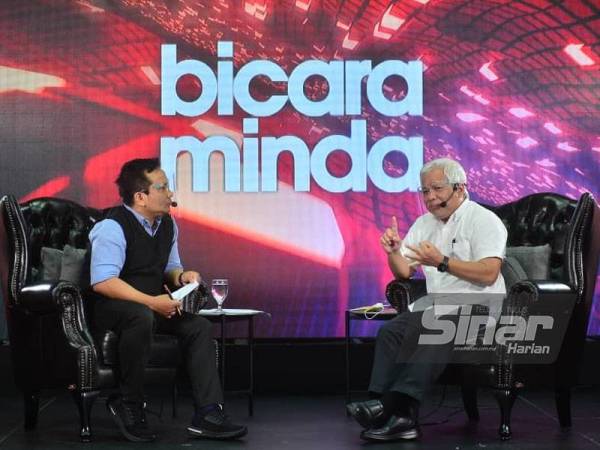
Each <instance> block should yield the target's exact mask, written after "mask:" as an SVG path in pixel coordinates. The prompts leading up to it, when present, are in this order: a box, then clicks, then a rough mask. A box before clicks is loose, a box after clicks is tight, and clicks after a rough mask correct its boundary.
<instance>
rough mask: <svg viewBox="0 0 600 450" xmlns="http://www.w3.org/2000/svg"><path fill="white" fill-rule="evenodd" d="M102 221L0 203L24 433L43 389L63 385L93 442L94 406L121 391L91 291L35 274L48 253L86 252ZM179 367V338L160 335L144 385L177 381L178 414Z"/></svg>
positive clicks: (57, 202) (83, 213)
mask: <svg viewBox="0 0 600 450" xmlns="http://www.w3.org/2000/svg"><path fill="white" fill-rule="evenodd" d="M102 215H103V211H100V210H97V209H93V208H86V207H83V206H81V205H79V204H77V203H74V202H71V201H68V200H61V199H56V198H40V199H34V200H31V201H28V202H26V203H24V204H23V205H19V204H18V203H17V202H16V200H15V199H14V198H13V197H12V196H5V197H3V198H2V199H1V200H0V246H1V247H0V277H1V283H2V288H3V295H4V298H5V301H6V308H7V322H8V329H9V338H10V345H11V354H12V362H13V367H14V373H15V379H16V383H17V386H18V387H19V388H20V389H21V390H22V392H23V395H24V403H25V428H26V429H33V428H34V427H35V426H36V424H37V417H38V404H39V393H40V391H41V390H43V389H47V388H58V387H64V388H67V389H69V390H71V391H72V394H73V398H74V400H75V402H76V404H77V407H78V410H79V416H80V420H81V427H80V437H81V439H82V441H84V442H87V441H90V440H91V438H92V431H91V426H90V412H91V408H92V405H93V403H94V400H95V399H96V398H97V396H98V395H99V393H100V391H101V390H102V389H105V388H111V387H114V386H115V376H114V374H113V369H114V367H115V362H116V360H117V357H116V351H117V346H116V335H115V334H114V333H112V332H107V333H106V334H105V335H104V336H96V339H94V338H93V337H92V333H91V330H90V327H89V323H88V319H87V318H88V317H89V315H88V314H87V313H86V308H87V307H88V306H89V305H88V304H87V301H86V291H87V289H86V286H77V285H75V284H73V283H71V282H68V281H64V280H42V281H38V282H35V283H34V282H32V270H33V269H37V270H40V264H41V261H40V260H41V258H40V253H41V249H42V247H53V248H58V249H61V250H62V249H63V247H64V245H65V244H69V245H71V246H73V247H76V248H86V247H87V245H88V232H89V230H90V229H91V228H92V226H93V225H94V223H95V222H96V221H97V220H99V219H100V218H101V217H102ZM207 300H208V290H207V288H206V286H205V285H201V288H200V289H198V290H197V291H195V294H191V295H189V296H188V297H186V299H185V301H184V304H183V307H184V310H186V311H188V312H197V311H198V310H199V309H200V308H202V307H203V306H204V304H205V303H206V302H207ZM179 365H180V351H179V346H178V345H177V340H176V338H175V337H173V336H168V335H158V334H157V335H155V338H154V342H153V346H152V354H151V358H150V362H149V364H148V367H147V369H146V379H147V381H148V382H150V383H151V382H152V381H153V380H161V382H162V384H165V379H166V380H170V381H171V385H172V386H173V390H174V391H173V393H174V396H173V408H174V411H175V399H176V397H175V393H176V387H175V386H176V383H175V380H176V372H177V369H178V367H179Z"/></svg>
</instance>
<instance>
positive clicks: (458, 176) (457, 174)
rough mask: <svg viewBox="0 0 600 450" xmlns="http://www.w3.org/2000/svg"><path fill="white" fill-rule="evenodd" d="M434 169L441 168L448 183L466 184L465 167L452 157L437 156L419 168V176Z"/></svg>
mask: <svg viewBox="0 0 600 450" xmlns="http://www.w3.org/2000/svg"><path fill="white" fill-rule="evenodd" d="M434 169H442V170H443V171H444V175H445V176H446V181H447V182H448V183H449V184H467V174H466V173H465V169H463V167H462V166H461V165H460V164H459V163H458V162H457V161H454V160H453V159H450V158H438V159H434V160H431V161H429V162H428V163H427V164H425V165H424V166H423V167H422V168H421V177H423V175H425V174H426V173H429V172H431V171H432V170H434Z"/></svg>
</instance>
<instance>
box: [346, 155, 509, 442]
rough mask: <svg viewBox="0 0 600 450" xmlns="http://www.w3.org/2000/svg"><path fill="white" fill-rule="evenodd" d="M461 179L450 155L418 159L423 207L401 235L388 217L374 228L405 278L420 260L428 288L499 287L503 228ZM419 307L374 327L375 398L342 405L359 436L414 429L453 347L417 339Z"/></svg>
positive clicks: (410, 435)
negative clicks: (379, 229) (385, 224)
mask: <svg viewBox="0 0 600 450" xmlns="http://www.w3.org/2000/svg"><path fill="white" fill-rule="evenodd" d="M466 182H467V177H466V174H465V171H464V169H463V168H462V167H461V165H460V164H459V163H458V162H456V161H454V160H451V159H447V158H441V159H436V160H433V161H430V162H429V163H427V164H425V165H424V166H423V168H422V169H421V193H422V197H423V201H424V203H425V206H426V208H427V210H428V211H429V212H428V213H427V214H425V215H423V216H421V217H419V218H418V219H417V220H416V221H415V223H414V224H413V225H412V226H411V228H410V229H409V231H408V233H407V234H406V237H405V238H404V240H402V239H401V238H400V235H399V233H398V225H397V222H396V218H395V217H394V218H392V225H391V226H390V227H389V228H388V229H387V230H386V231H385V232H384V233H383V235H382V236H381V246H382V247H383V249H384V251H385V252H386V253H387V255H388V264H389V267H390V270H391V271H392V273H393V274H394V276H395V277H396V278H398V279H407V278H410V277H411V276H412V275H413V274H414V272H415V270H416V268H417V266H420V267H421V268H422V270H423V273H424V275H425V279H426V284H427V292H428V294H505V293H506V288H505V285H504V279H503V277H502V274H501V273H500V267H501V265H502V260H503V258H504V252H505V248H506V238H507V231H506V228H505V227H504V224H503V223H502V221H501V220H500V219H499V218H498V217H497V216H496V215H495V214H494V213H493V212H491V211H489V210H487V209H485V208H484V207H482V206H480V205H478V204H477V203H474V202H472V201H470V200H469V198H468V193H467V190H466ZM458 297H460V296H458ZM423 309H424V308H421V310H420V311H416V310H415V312H406V313H403V314H400V315H398V316H397V317H396V318H395V319H393V320H391V321H389V322H388V323H386V324H385V325H384V326H382V327H381V328H380V330H379V333H378V335H377V341H376V347H375V360H374V363H373V370H372V373H371V383H370V385H369V391H370V392H371V393H372V394H373V395H374V396H378V397H379V398H377V399H373V400H369V401H366V402H359V403H351V404H350V405H348V411H349V413H350V414H351V415H352V416H353V417H354V418H355V419H356V420H357V421H358V422H359V423H360V424H361V425H362V426H363V428H365V430H364V431H363V432H362V433H361V437H362V438H364V439H367V440H373V441H392V440H398V439H415V438H417V437H418V436H419V428H418V406H419V403H420V402H421V401H422V398H423V395H424V392H425V390H426V389H427V387H428V386H429V385H430V384H431V383H432V382H433V381H435V379H436V378H437V377H438V376H439V375H440V374H441V372H442V371H443V369H444V368H445V366H446V361H447V359H448V357H449V352H451V350H452V345H451V344H449V345H437V346H436V345H429V346H418V345H416V342H417V341H418V337H419V335H420V334H421V331H422V330H423V324H422V316H423ZM432 361H436V362H437V363H432Z"/></svg>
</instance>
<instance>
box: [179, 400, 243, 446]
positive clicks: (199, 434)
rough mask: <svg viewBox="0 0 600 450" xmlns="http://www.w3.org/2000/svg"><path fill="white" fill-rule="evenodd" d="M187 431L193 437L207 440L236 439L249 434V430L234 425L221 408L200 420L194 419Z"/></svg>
mask: <svg viewBox="0 0 600 450" xmlns="http://www.w3.org/2000/svg"><path fill="white" fill-rule="evenodd" d="M187 430H188V434H189V435H190V436H192V437H196V438H207V439H236V438H240V437H242V436H245V435H246V434H247V433H248V428H246V427H245V426H243V425H236V424H235V423H232V422H231V419H230V418H229V417H228V416H227V415H226V414H225V413H224V412H223V410H222V409H221V408H220V407H218V408H215V409H213V410H212V411H211V412H209V413H208V414H206V415H205V416H204V417H202V418H200V419H198V418H194V420H192V424H191V425H190V426H189V427H188V429H187Z"/></svg>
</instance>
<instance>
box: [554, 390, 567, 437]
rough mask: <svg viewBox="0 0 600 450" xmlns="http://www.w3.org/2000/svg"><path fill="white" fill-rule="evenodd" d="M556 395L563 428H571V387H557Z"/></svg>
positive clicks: (559, 417)
mask: <svg viewBox="0 0 600 450" xmlns="http://www.w3.org/2000/svg"><path fill="white" fill-rule="evenodd" d="M554 396H555V399H556V411H557V413H558V422H559V423H560V426H561V427H562V428H569V427H570V426H571V389H570V388H568V387H557V388H556V391H555V393H554Z"/></svg>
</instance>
